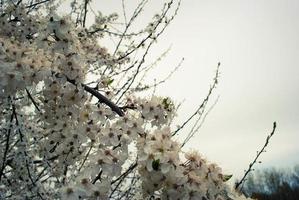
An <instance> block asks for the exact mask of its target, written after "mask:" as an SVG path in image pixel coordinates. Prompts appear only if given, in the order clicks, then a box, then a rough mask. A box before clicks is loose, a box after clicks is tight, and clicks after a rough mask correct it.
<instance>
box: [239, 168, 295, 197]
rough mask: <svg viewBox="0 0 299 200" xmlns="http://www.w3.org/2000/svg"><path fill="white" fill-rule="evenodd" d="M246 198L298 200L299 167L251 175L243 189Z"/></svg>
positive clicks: (259, 171) (265, 170) (268, 170)
mask: <svg viewBox="0 0 299 200" xmlns="http://www.w3.org/2000/svg"><path fill="white" fill-rule="evenodd" d="M242 191H243V193H244V194H245V195H246V196H249V197H252V198H256V199H258V200H297V199H298V197H299V165H296V166H295V167H293V168H292V169H291V170H290V169H276V168H271V169H264V170H257V171H255V172H254V173H251V174H250V175H249V176H248V178H247V181H246V182H245V184H244V187H243V190H242Z"/></svg>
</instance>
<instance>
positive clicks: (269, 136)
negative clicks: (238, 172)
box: [235, 122, 276, 190]
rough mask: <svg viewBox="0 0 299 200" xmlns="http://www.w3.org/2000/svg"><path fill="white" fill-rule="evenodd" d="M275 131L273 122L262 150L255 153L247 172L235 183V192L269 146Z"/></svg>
mask: <svg viewBox="0 0 299 200" xmlns="http://www.w3.org/2000/svg"><path fill="white" fill-rule="evenodd" d="M275 129H276V122H273V129H272V132H271V133H270V134H269V135H268V136H267V139H266V142H265V144H264V146H263V148H262V149H261V150H260V151H259V152H258V153H257V155H256V157H255V158H254V160H253V161H252V163H250V164H249V168H248V169H247V171H246V172H245V174H244V176H243V177H242V179H241V180H240V182H238V183H236V185H235V189H236V190H237V189H238V188H239V187H240V186H241V184H243V183H244V182H245V180H246V179H245V178H246V176H247V175H248V174H249V172H251V171H252V167H253V165H254V164H255V163H256V162H257V159H258V158H259V157H260V155H261V154H262V153H263V152H265V148H266V147H267V145H268V144H269V140H270V138H271V137H272V136H273V135H274V132H275Z"/></svg>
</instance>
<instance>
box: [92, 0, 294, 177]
mask: <svg viewBox="0 0 299 200" xmlns="http://www.w3.org/2000/svg"><path fill="white" fill-rule="evenodd" d="M94 2H95V3H96V6H97V7H98V8H100V10H102V11H103V12H104V13H111V12H113V11H119V10H121V1H120V0H100V1H94ZM125 2H126V8H127V9H128V11H127V12H128V13H130V10H132V9H133V8H134V6H135V5H136V2H135V1H128V0H127V1H125ZM160 7H161V1H158V0H152V1H151V2H150V3H149V5H148V6H147V7H146V12H145V18H147V17H149V16H151V15H153V14H155V13H156V12H158V11H159V8H160ZM298 10H299V1H297V0H251V1H248V0H225V1H223V0H218V1H216V0H183V1H182V4H181V8H180V11H179V14H178V16H177V17H176V19H175V20H174V22H173V23H172V25H171V26H170V27H169V28H168V29H167V30H166V33H165V34H164V36H163V37H161V38H160V39H159V41H158V43H157V44H156V47H155V48H154V49H153V51H154V54H157V55H158V54H159V53H162V52H163V50H165V49H167V48H168V47H169V46H170V45H172V49H171V52H170V53H169V55H168V57H166V58H165V59H164V61H163V62H161V63H160V65H159V66H158V68H157V70H156V71H155V72H154V73H153V74H152V77H149V78H150V79H153V78H158V77H163V75H166V74H167V72H169V71H170V70H171V69H172V68H173V67H175V65H176V64H177V63H178V62H179V60H180V59H181V58H182V57H184V58H185V59H186V60H185V62H184V64H183V67H182V68H180V69H179V71H178V72H177V73H176V74H175V75H173V77H172V78H171V79H170V80H169V81H168V82H167V83H165V84H164V85H161V87H160V88H158V91H157V92H158V94H160V95H166V96H170V97H171V98H172V99H174V100H175V101H176V102H180V101H182V100H185V103H184V104H183V106H182V108H181V110H180V111H179V118H178V120H177V122H178V123H179V122H182V121H183V120H184V119H185V118H187V117H188V116H190V114H191V113H193V112H194V109H195V108H196V106H197V105H198V104H199V103H200V102H201V101H202V100H203V98H204V97H205V95H206V93H207V90H208V88H209V85H210V83H211V81H212V78H213V75H214V72H215V69H216V65H217V63H218V61H220V62H221V64H222V65H221V69H220V71H221V77H220V83H219V86H218V89H217V90H216V92H215V95H214V96H213V99H212V101H213V100H215V99H216V97H217V96H218V95H220V98H219V101H218V103H217V105H216V107H215V108H214V109H213V110H212V112H211V113H210V114H209V115H208V117H207V119H206V121H205V123H204V125H203V127H202V129H201V130H200V131H199V133H198V135H196V136H195V137H194V138H193V139H192V141H190V143H189V144H188V145H187V146H186V148H185V149H188V148H194V149H198V150H199V151H200V152H201V153H202V154H203V155H204V156H206V157H207V158H208V159H209V160H210V161H213V162H216V163H218V164H219V165H220V166H222V168H223V169H224V171H225V172H226V173H232V174H235V177H238V176H239V177H240V176H241V175H242V173H243V170H244V169H247V167H248V164H249V162H250V161H251V160H252V159H253V158H254V156H255V155H256V151H257V150H259V149H260V148H261V147H262V145H263V143H264V142H265V138H266V136H267V134H269V132H270V131H271V130H272V123H273V121H277V124H278V128H277V131H276V134H275V136H274V137H273V140H272V141H271V142H270V145H269V147H268V148H267V150H268V151H267V152H266V153H265V154H263V155H262V157H261V160H262V162H263V163H262V164H259V165H258V166H257V168H263V167H269V166H277V167H288V166H290V167H291V166H293V165H294V164H298V163H299V156H298V153H299V145H298V144H297V143H298V141H299V136H298V130H299V107H298V102H299V93H298V92H299V66H298V64H299V12H298Z"/></svg>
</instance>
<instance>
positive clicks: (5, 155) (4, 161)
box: [0, 110, 14, 181]
mask: <svg viewBox="0 0 299 200" xmlns="http://www.w3.org/2000/svg"><path fill="white" fill-rule="evenodd" d="M13 118H14V110H13V111H12V114H11V117H10V125H9V128H8V130H7V134H6V142H5V150H4V154H3V159H2V166H1V170H0V181H1V177H2V175H4V169H5V167H6V157H7V153H8V150H9V140H10V133H11V129H12V120H13Z"/></svg>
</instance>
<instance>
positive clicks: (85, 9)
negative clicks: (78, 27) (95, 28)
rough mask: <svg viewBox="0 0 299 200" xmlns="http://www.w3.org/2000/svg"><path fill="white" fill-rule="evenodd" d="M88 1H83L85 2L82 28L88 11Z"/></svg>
mask: <svg viewBox="0 0 299 200" xmlns="http://www.w3.org/2000/svg"><path fill="white" fill-rule="evenodd" d="M88 1H89V0H85V2H84V16H83V24H82V26H83V27H85V24H86V16H87V11H88V9H87V5H88Z"/></svg>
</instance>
